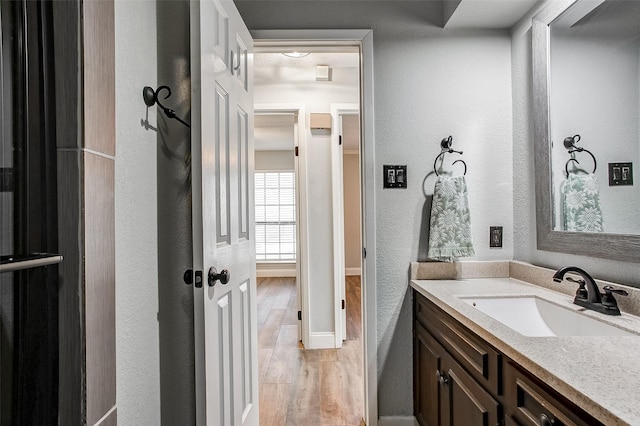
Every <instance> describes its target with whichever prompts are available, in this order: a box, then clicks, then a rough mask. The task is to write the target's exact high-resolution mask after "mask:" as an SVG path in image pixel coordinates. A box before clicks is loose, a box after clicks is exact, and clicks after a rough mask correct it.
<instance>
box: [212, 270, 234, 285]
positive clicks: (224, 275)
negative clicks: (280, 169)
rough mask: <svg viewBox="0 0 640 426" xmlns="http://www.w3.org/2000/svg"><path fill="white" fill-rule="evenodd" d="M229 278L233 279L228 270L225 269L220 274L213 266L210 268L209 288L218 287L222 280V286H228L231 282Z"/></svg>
mask: <svg viewBox="0 0 640 426" xmlns="http://www.w3.org/2000/svg"><path fill="white" fill-rule="evenodd" d="M229 278H231V274H229V271H228V270H226V269H223V270H222V271H221V272H220V273H218V271H217V270H216V268H214V267H213V266H212V267H211V268H209V274H208V275H207V282H208V283H209V287H213V286H214V285H216V281H218V280H220V282H221V283H222V284H226V283H228V282H229Z"/></svg>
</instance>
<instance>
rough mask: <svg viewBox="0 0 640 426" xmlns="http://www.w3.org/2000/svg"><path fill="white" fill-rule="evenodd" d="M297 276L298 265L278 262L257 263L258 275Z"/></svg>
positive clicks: (267, 276)
mask: <svg viewBox="0 0 640 426" xmlns="http://www.w3.org/2000/svg"><path fill="white" fill-rule="evenodd" d="M295 276H296V265H295V263H294V264H291V265H278V264H272V265H269V264H262V265H261V264H258V265H256V277H258V278H260V277H265V278H269V277H294V278H295Z"/></svg>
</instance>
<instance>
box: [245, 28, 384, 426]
mask: <svg viewBox="0 0 640 426" xmlns="http://www.w3.org/2000/svg"><path fill="white" fill-rule="evenodd" d="M251 35H252V36H253V39H254V47H258V48H259V47H261V46H274V45H278V44H280V45H286V46H301V47H302V46H309V45H316V46H317V45H322V46H325V45H326V46H330V45H336V46H340V45H342V46H357V47H359V48H360V61H361V66H360V105H361V115H362V118H361V142H360V144H361V145H360V152H361V159H360V162H361V174H362V175H361V179H362V190H361V197H362V199H361V205H362V224H363V226H362V230H363V232H362V247H363V270H362V324H363V333H362V342H363V354H364V357H363V361H364V362H363V368H364V372H363V377H364V395H365V398H364V399H365V407H364V408H365V410H364V413H365V416H364V417H365V418H364V420H365V423H366V424H367V425H370V426H377V424H378V399H377V394H378V377H377V372H378V367H377V344H376V342H377V314H376V259H375V253H376V216H375V152H374V151H375V136H374V135H375V133H374V117H375V116H374V108H373V105H374V104H373V101H374V99H373V31H372V30H255V31H251ZM367 253H369V256H367ZM303 307H304V301H303Z"/></svg>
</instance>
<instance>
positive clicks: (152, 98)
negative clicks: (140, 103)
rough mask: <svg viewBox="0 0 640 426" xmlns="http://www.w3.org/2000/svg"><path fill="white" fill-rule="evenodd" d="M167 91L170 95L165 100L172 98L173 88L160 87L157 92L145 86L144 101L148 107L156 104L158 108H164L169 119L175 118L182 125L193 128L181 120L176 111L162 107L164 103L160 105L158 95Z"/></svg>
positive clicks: (143, 90) (143, 91)
mask: <svg viewBox="0 0 640 426" xmlns="http://www.w3.org/2000/svg"><path fill="white" fill-rule="evenodd" d="M165 89H166V90H167V92H168V93H167V96H165V97H164V99H167V98H169V96H171V88H170V87H169V86H160V87H158V90H155V91H154V90H153V89H152V88H151V87H149V86H145V87H144V89H142V99H144V103H145V104H146V105H147V106H148V107H152V106H154V105H155V104H158V106H159V107H160V108H162V111H164V115H166V116H167V117H169V118H175V119H176V120H178V121H179V122H180V123H182V124H184V125H185V126H187V127H188V128H191V125H190V124H189V123H187V122H186V121H184V120H183V119H181V118H180V117H178V116H177V115H176V112H175V111H174V110H172V109H170V108H167V107H166V106H164V105H162V103H160V99H158V94H160V91H162V90H165Z"/></svg>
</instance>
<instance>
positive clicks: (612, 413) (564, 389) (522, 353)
mask: <svg viewBox="0 0 640 426" xmlns="http://www.w3.org/2000/svg"><path fill="white" fill-rule="evenodd" d="M411 287H412V288H414V289H415V290H416V291H417V292H419V293H420V294H422V295H423V296H425V297H426V298H427V299H429V300H430V301H432V302H433V303H434V304H436V305H437V306H438V307H440V308H441V309H443V310H444V311H445V312H447V313H448V314H449V315H451V316H452V317H454V318H455V319H457V320H458V321H460V322H461V323H462V324H464V325H465V326H466V327H468V328H469V329H471V330H472V331H473V332H475V333H477V334H478V335H479V336H480V337H482V338H483V339H484V340H486V341H487V342H488V343H489V344H491V345H492V346H494V347H495V348H496V349H498V350H499V351H500V352H502V353H503V354H505V355H506V356H508V357H509V358H511V359H513V360H514V361H516V362H518V363H519V364H520V365H522V366H523V367H525V368H526V369H527V370H529V371H531V373H533V374H534V375H536V376H537V377H539V378H540V379H541V380H542V381H543V382H545V383H547V384H548V385H549V386H551V387H552V388H554V389H555V390H557V391H558V392H559V393H561V394H562V395H564V396H566V397H567V398H568V399H570V400H572V401H573V402H574V403H576V404H577V405H578V406H580V407H581V408H583V409H584V410H585V411H586V412H588V413H589V414H591V415H592V416H593V417H595V418H597V419H598V420H600V421H601V422H602V423H604V424H606V425H618V424H620V425H624V424H628V425H640V410H638V406H639V405H640V336H625V337H606V336H589V337H586V336H578V337H527V336H523V335H521V334H519V333H518V332H516V331H514V330H512V329H511V328H509V327H508V326H506V325H504V324H502V323H500V322H498V321H497V320H495V319H493V318H491V317H490V316H488V315H486V314H484V313H483V312H480V311H479V310H477V309H475V308H474V307H473V306H471V305H469V304H468V303H466V302H464V301H463V300H460V297H474V296H475V297H487V296H511V295H517V296H537V297H540V298H542V299H546V300H548V301H550V302H554V303H556V304H560V305H562V306H565V307H567V308H569V309H572V310H575V311H579V312H581V313H582V314H584V315H586V316H590V317H593V318H596V319H598V320H601V321H604V322H607V323H609V324H612V325H616V326H618V327H620V328H624V329H626V330H628V331H632V332H635V333H638V334H640V318H639V317H635V316H633V315H629V314H626V313H624V312H623V313H622V315H621V316H619V317H614V316H607V315H603V314H599V313H597V312H593V311H588V310H585V309H584V308H581V307H579V306H576V305H574V304H573V297H572V296H569V295H566V294H563V293H558V292H555V291H552V290H549V289H546V288H543V287H540V286H537V285H533V284H529V283H525V282H523V281H519V280H516V279H513V278H474V279H461V280H411Z"/></svg>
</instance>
